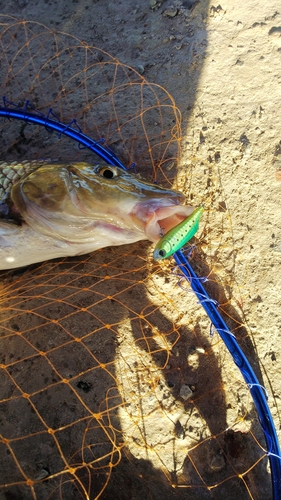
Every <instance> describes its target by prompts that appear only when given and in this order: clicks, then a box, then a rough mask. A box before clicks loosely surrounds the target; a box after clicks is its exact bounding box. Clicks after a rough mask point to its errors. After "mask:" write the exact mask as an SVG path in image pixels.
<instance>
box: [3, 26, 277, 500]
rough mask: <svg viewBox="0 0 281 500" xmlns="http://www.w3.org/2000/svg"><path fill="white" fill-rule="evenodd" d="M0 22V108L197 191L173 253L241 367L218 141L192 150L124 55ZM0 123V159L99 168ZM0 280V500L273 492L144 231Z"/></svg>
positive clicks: (251, 438)
mask: <svg viewBox="0 0 281 500" xmlns="http://www.w3.org/2000/svg"><path fill="white" fill-rule="evenodd" d="M0 21H1V36H0V46H1V53H2V61H1V63H2V65H1V97H4V99H3V103H2V107H6V108H7V109H21V110H24V109H25V110H36V112H39V113H41V114H42V115H43V116H46V117H47V116H51V117H53V118H54V119H55V120H58V121H60V122H61V123H63V124H65V126H66V127H67V126H70V124H71V126H72V127H74V128H76V129H77V130H80V129H81V130H82V132H83V133H85V134H88V135H89V136H90V137H91V138H93V139H95V140H102V141H103V142H102V143H103V144H104V145H105V146H106V147H107V148H110V149H111V150H113V151H114V153H115V154H116V155H117V156H118V157H119V158H120V160H121V161H122V162H123V163H124V165H126V166H127V167H130V166H131V165H132V164H136V166H135V169H136V170H137V172H140V173H141V174H142V176H144V177H146V178H147V179H149V180H152V181H156V182H159V183H161V184H162V185H164V186H173V187H175V188H178V189H181V190H182V191H183V192H184V193H185V195H186V196H187V199H188V202H189V203H190V204H192V205H194V206H198V205H199V204H202V203H204V206H205V212H204V217H203V219H202V223H201V229H200V232H199V233H198V235H197V237H196V238H195V246H192V247H189V248H188V249H187V253H188V255H189V258H190V259H191V262H192V265H193V267H194V269H195V270H196V272H197V273H198V275H199V276H201V277H204V278H207V280H208V281H207V282H206V288H207V289H208V291H209V293H210V295H211V296H212V298H214V299H215V300H217V301H218V302H219V303H220V304H221V309H222V310H223V311H224V314H225V319H226V322H227V324H228V326H229V328H230V329H231V332H232V333H233V334H235V336H236V337H237V338H238V339H239V342H240V345H241V346H242V348H243V350H244V352H245V353H246V355H247V356H248V358H249V359H250V361H251V362H254V361H255V359H256V358H255V353H254V348H253V345H252V341H251V337H250V336H249V334H248V332H247V329H246V325H245V318H244V316H243V298H245V296H244V297H243V291H242V292H241V290H240V289H239V288H238V285H236V282H235V274H234V270H235V266H234V263H235V262H234V258H235V257H234V255H235V246H234V242H233V240H232V229H231V218H230V215H229V213H228V211H227V205H226V200H225V196H224V189H223V180H222V179H221V176H220V168H219V167H220V161H219V160H220V159H219V157H218V154H217V153H215V152H214V154H213V155H211V156H210V155H208V156H206V157H203V156H201V157H200V158H198V156H196V144H194V142H193V141H192V138H191V140H189V141H188V142H187V140H183V141H182V138H181V128H180V113H179V111H178V109H177V108H176V106H175V103H174V100H173V98H172V97H171V96H170V95H169V94H168V93H167V92H166V91H165V90H164V89H163V88H161V87H160V86H158V85H154V84H150V83H148V82H147V81H146V80H145V79H144V78H143V77H142V76H141V75H139V74H138V73H137V72H136V71H134V70H133V69H132V68H130V67H128V66H126V65H124V64H121V63H120V61H118V60H117V59H114V58H112V57H111V56H110V55H109V54H107V53H105V52H103V51H102V50H99V49H97V48H95V47H90V46H88V45H87V44H85V43H82V42H81V41H79V40H78V39H76V38H74V37H72V36H70V35H67V34H64V33H56V32H53V31H51V30H49V29H48V28H46V27H45V26H43V25H42V24H39V23H35V22H25V21H18V20H16V19H13V18H10V17H5V16H2V17H1V19H0ZM73 120H74V121H73ZM0 125H1V128H0V134H1V145H2V160H6V161H16V160H23V159H35V158H36V159H40V160H45V159H46V160H52V161H57V160H59V161H78V160H79V161H89V162H92V163H93V164H96V163H99V159H98V158H97V157H96V156H95V155H94V154H93V153H92V152H91V151H89V149H87V148H82V147H79V145H78V144H77V143H75V142H74V141H73V140H71V139H69V138H67V137H65V136H64V135H63V134H62V135H59V134H58V133H56V132H54V131H52V130H50V128H48V127H47V126H46V127H43V126H39V125H35V124H32V123H29V122H28V120H26V121H17V120H13V119H8V118H1V124H0ZM186 151H187V153H188V156H186V154H185V153H186ZM181 152H182V159H181V158H180V153H181ZM187 158H188V159H187ZM0 286H1V288H0V300H1V318H0V345H1V348H0V352H1V359H0V379H1V383H0V395H1V401H0V421H1V433H0V436H1V437H0V486H1V490H0V491H1V493H0V496H1V498H3V499H7V500H8V499H16V500H17V499H21V500H28V499H38V500H45V499H50V500H51V499H68V500H71V499H93V498H102V499H111V498H113V497H114V498H117V499H122V500H123V499H125V500H126V499H132V498H134V499H140V498H147V499H154V500H157V499H160V498H161V499H162V498H167V499H168V498H169V499H172V498H178V499H179V498H180V499H181V498H182V499H184V498H193V499H212V498H216V499H222V498H225V497H227V498H228V499H232V498H233V499H237V498H240V499H250V498H251V499H261V498H262V499H265V498H270V497H271V477H270V470H269V466H268V458H267V450H266V447H265V442H264V437H263V433H262V430H261V427H260V424H259V421H258V418H257V415H256V411H255V409H254V406H253V402H252V399H251V395H250V391H249V388H248V387H247V386H246V384H245V382H244V381H243V378H242V376H241V374H240V372H239V370H238V369H237V367H236V366H235V364H234V363H233V360H232V358H231V356H230V355H229V353H228V351H227V349H226V348H225V346H224V343H223V342H222V340H221V339H220V337H219V336H218V335H217V334H216V333H215V332H213V330H212V328H211V325H210V321H209V319H208V317H207V316H206V315H205V313H204V312H203V310H202V308H201V306H200V304H198V301H197V299H196V297H195V296H194V294H193V293H192V292H191V289H190V287H189V284H188V282H187V281H185V280H184V279H183V277H182V275H181V273H180V271H179V268H177V267H176V265H175V262H173V261H172V260H171V261H163V262H162V263H160V264H158V263H155V262H154V261H153V259H152V245H151V244H150V243H149V242H140V243H137V244H133V245H124V246H120V247H114V248H105V249H102V250H100V251H97V252H95V253H93V254H91V255H85V256H80V257H76V258H71V259H57V260H54V261H49V262H44V263H42V264H38V265H34V266H29V267H28V268H25V269H18V270H15V271H9V272H2V273H1V284H0ZM255 369H256V372H257V375H258V376H260V375H261V374H260V372H259V368H258V364H257V363H255Z"/></svg>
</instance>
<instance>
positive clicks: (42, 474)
mask: <svg viewBox="0 0 281 500" xmlns="http://www.w3.org/2000/svg"><path fill="white" fill-rule="evenodd" d="M49 475H50V471H49V470H48V469H41V470H40V471H39V472H38V474H37V476H36V477H35V481H41V480H42V479H45V478H46V477H48V476H49Z"/></svg>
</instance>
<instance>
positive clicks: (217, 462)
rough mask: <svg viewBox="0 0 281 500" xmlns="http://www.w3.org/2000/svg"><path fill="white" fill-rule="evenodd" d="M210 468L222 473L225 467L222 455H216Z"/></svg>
mask: <svg viewBox="0 0 281 500" xmlns="http://www.w3.org/2000/svg"><path fill="white" fill-rule="evenodd" d="M210 467H211V469H212V470H213V471H215V472H220V471H221V470H222V469H224V467H225V460H224V456H223V455H222V454H218V455H214V456H213V457H212V459H211V462H210Z"/></svg>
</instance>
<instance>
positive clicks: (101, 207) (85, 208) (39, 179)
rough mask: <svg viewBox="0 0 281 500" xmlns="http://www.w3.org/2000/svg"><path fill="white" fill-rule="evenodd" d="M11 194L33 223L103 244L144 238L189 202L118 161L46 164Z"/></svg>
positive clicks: (171, 221)
mask: <svg viewBox="0 0 281 500" xmlns="http://www.w3.org/2000/svg"><path fill="white" fill-rule="evenodd" d="M11 199H12V201H13V203H14V205H15V206H16V208H17V210H18V212H19V213H20V215H21V217H22V219H23V220H24V221H25V222H26V223H27V224H29V225H30V226H31V227H32V228H33V229H35V230H37V231H39V232H41V233H43V234H46V235H48V236H52V237H55V238H58V239H63V240H67V241H70V242H85V241H91V240H92V239H94V238H95V237H96V235H97V233H99V237H101V236H100V235H104V242H105V244H101V246H100V247H102V246H107V245H108V244H113V245H114V244H120V243H129V242H133V241H138V240H141V239H149V240H151V241H153V242H156V241H158V240H159V239H160V238H161V236H162V234H163V232H166V231H167V230H169V229H170V228H171V227H174V226H175V225H177V224H178V223H179V222H181V220H183V219H184V218H186V217H187V216H188V215H189V214H190V213H191V212H192V211H193V208H192V207H189V206H185V205H181V203H182V202H183V201H184V196H183V195H182V194H181V193H179V192H177V191H174V190H172V189H166V188H164V187H160V186H158V185H157V184H154V183H151V182H148V181H146V180H144V179H142V178H140V177H139V176H138V175H135V174H132V173H130V172H128V171H126V170H123V169H121V168H120V167H115V166H111V165H107V164H102V165H94V166H93V165H90V164H88V163H83V162H80V163H76V164H56V165H54V164H50V165H44V166H41V167H39V168H37V169H36V170H35V171H34V172H32V173H31V174H29V175H28V176H27V177H25V178H24V179H22V180H20V181H19V182H17V183H16V184H15V185H14V186H13V188H12V192H11Z"/></svg>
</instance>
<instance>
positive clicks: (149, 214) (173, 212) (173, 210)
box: [135, 200, 194, 243]
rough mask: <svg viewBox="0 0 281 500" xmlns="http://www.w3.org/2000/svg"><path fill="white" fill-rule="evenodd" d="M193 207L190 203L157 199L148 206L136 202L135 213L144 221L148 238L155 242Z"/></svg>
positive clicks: (189, 212) (188, 213)
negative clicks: (181, 203) (182, 203)
mask: <svg viewBox="0 0 281 500" xmlns="http://www.w3.org/2000/svg"><path fill="white" fill-rule="evenodd" d="M166 202H167V201H166ZM193 211H194V207H191V206H190V205H179V204H177V203H176V202H175V201H174V200H170V201H168V204H167V205H166V204H164V205H163V202H162V203H160V206H159V200H156V201H155V204H154V203H152V204H151V203H150V204H149V206H147V205H146V204H144V205H143V206H142V203H140V204H138V207H137V210H135V214H136V215H137V217H138V218H139V219H141V220H142V221H143V222H144V226H143V230H144V232H145V234H146V237H147V239H148V240H150V241H152V242H153V243H157V242H158V241H159V240H160V238H162V236H163V235H164V234H165V233H166V232H167V231H169V230H170V229H172V228H173V227H175V226H177V225H178V224H179V223H180V222H181V221H183V220H184V219H186V217H188V216H189V215H190V214H192V212H193Z"/></svg>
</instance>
